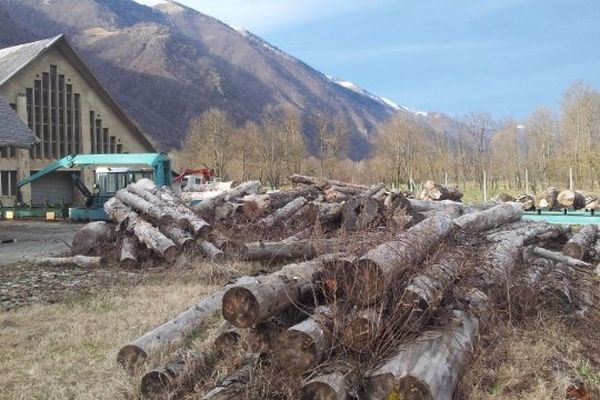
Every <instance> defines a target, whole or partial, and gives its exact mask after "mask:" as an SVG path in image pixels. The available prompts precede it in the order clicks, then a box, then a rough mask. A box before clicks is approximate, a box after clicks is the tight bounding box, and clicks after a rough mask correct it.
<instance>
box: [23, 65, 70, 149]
mask: <svg viewBox="0 0 600 400" xmlns="http://www.w3.org/2000/svg"><path fill="white" fill-rule="evenodd" d="M41 75H42V79H41V80H39V79H36V80H34V82H33V88H26V93H27V114H28V121H27V122H28V125H29V127H30V128H31V130H32V131H33V132H34V133H35V135H36V136H37V137H38V138H39V139H40V141H41V143H40V144H39V145H37V146H36V147H34V149H33V151H32V158H34V159H57V158H61V157H64V156H66V155H67V154H70V153H79V152H80V146H81V104H80V95H79V93H75V91H74V90H73V85H71V84H67V83H66V82H67V81H70V79H69V78H67V77H65V75H64V74H60V73H59V71H58V68H57V67H56V65H50V69H49V72H42V74H41Z"/></svg>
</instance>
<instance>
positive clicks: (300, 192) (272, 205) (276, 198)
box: [268, 185, 319, 212]
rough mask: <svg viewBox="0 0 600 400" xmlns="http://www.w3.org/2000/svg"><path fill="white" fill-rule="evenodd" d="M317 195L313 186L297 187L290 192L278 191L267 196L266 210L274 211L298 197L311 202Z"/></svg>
mask: <svg viewBox="0 0 600 400" xmlns="http://www.w3.org/2000/svg"><path fill="white" fill-rule="evenodd" d="M318 195H319V190H318V189H317V188H316V187H314V186H306V185H303V186H299V187H296V188H294V189H291V190H280V191H278V192H273V193H270V194H269V200H268V210H269V211H271V212H272V211H275V210H278V209H280V208H281V207H283V206H285V205H286V204H288V203H289V202H291V201H292V200H295V199H297V198H299V197H304V198H305V199H307V200H308V201H312V200H314V199H316V198H317V196H318Z"/></svg>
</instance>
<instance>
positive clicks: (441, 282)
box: [397, 249, 466, 331]
mask: <svg viewBox="0 0 600 400" xmlns="http://www.w3.org/2000/svg"><path fill="white" fill-rule="evenodd" d="M465 259H466V256H465V254H464V253H463V252H461V251H460V250H458V249H455V250H452V251H444V252H443V253H441V254H438V255H437V257H436V259H435V260H434V261H433V262H432V263H431V264H428V265H425V266H424V267H423V268H422V269H421V270H420V272H419V273H418V274H417V275H415V276H413V277H412V278H411V280H410V282H409V283H408V286H407V287H406V289H405V290H404V293H403V294H402V297H401V298H400V300H399V301H398V304H397V307H398V308H397V311H398V313H399V315H402V319H403V320H404V326H405V327H406V328H407V329H408V330H410V331H415V330H418V329H420V328H421V327H422V326H423V325H424V324H425V323H426V322H427V321H428V320H429V318H428V317H429V316H430V315H431V314H433V313H435V312H436V310H437V309H438V307H439V305H440V303H441V301H442V299H443V298H444V294H445V293H446V292H447V290H448V289H449V288H450V287H451V285H452V284H453V283H454V281H455V280H456V278H457V277H458V273H459V271H460V268H461V266H462V265H464V262H465Z"/></svg>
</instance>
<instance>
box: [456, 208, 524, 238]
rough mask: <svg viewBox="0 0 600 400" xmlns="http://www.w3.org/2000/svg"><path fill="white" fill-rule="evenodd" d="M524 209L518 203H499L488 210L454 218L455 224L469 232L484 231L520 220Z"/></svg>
mask: <svg viewBox="0 0 600 400" xmlns="http://www.w3.org/2000/svg"><path fill="white" fill-rule="evenodd" d="M522 216H523V210H522V209H521V208H520V207H518V206H517V205H516V203H503V204H498V205H497V206H494V207H492V208H489V209H487V210H483V211H479V212H473V213H469V214H465V215H463V216H461V217H458V218H456V219H455V220H454V225H456V226H457V227H459V228H460V229H462V230H465V231H469V232H482V231H486V230H488V229H492V228H496V227H498V226H501V225H503V224H506V223H509V222H513V221H518V220H520V219H521V217H522Z"/></svg>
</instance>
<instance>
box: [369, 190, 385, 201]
mask: <svg viewBox="0 0 600 400" xmlns="http://www.w3.org/2000/svg"><path fill="white" fill-rule="evenodd" d="M387 195H388V194H387V190H386V189H385V188H383V189H381V190H379V191H378V192H376V193H374V194H373V196H371V197H372V198H374V199H375V200H377V201H381V202H384V201H385V199H386V197H387Z"/></svg>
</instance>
